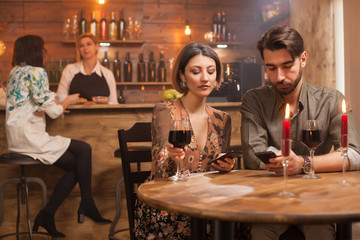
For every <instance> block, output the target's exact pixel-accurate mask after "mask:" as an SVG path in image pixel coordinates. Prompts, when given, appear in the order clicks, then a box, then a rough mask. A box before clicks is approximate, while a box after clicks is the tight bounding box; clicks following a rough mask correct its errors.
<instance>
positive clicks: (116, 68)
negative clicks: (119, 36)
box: [113, 51, 121, 82]
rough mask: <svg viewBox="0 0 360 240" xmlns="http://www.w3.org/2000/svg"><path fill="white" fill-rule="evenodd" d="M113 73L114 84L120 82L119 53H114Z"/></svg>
mask: <svg viewBox="0 0 360 240" xmlns="http://www.w3.org/2000/svg"><path fill="white" fill-rule="evenodd" d="M113 73H114V77H115V81H116V82H121V62H120V59H119V51H116V56H115V59H114V62H113Z"/></svg>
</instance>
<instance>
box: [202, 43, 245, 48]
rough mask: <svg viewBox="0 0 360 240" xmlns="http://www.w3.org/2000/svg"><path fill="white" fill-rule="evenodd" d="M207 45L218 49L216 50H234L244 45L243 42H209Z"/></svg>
mask: <svg viewBox="0 0 360 240" xmlns="http://www.w3.org/2000/svg"><path fill="white" fill-rule="evenodd" d="M207 44H209V45H210V47H216V48H233V47H241V46H243V45H244V43H243V42H208V43H207Z"/></svg>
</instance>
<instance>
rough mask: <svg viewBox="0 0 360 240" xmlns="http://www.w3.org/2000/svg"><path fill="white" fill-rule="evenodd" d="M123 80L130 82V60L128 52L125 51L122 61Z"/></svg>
mask: <svg viewBox="0 0 360 240" xmlns="http://www.w3.org/2000/svg"><path fill="white" fill-rule="evenodd" d="M124 81H125V82H132V62H131V60H130V53H129V52H127V53H126V56H125V61H124Z"/></svg>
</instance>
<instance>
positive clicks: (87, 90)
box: [69, 72, 110, 101]
mask: <svg viewBox="0 0 360 240" xmlns="http://www.w3.org/2000/svg"><path fill="white" fill-rule="evenodd" d="M74 93H80V97H82V98H86V99H87V100H88V101H92V97H94V96H109V95H110V89H109V86H108V84H107V82H106V79H105V77H104V75H103V74H102V73H101V77H100V76H99V75H97V74H96V73H95V72H93V73H92V74H91V75H84V74H82V73H81V72H79V73H77V74H75V76H74V78H73V80H72V81H71V84H70V89H69V94H74Z"/></svg>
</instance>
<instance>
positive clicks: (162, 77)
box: [158, 51, 166, 82]
mask: <svg viewBox="0 0 360 240" xmlns="http://www.w3.org/2000/svg"><path fill="white" fill-rule="evenodd" d="M158 82H166V66H165V57H164V52H163V51H161V52H160V62H159V67H158Z"/></svg>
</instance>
